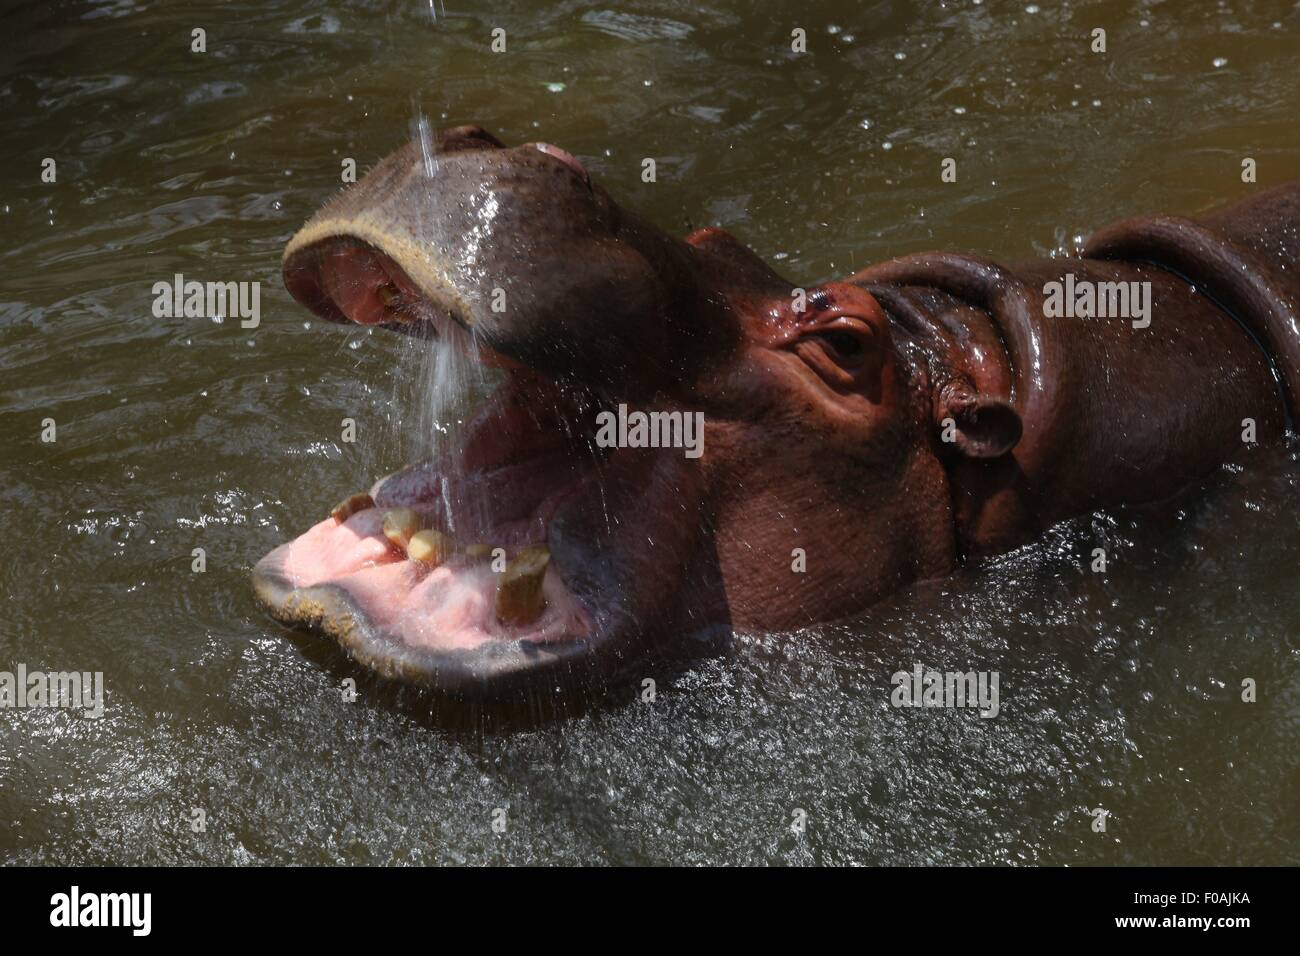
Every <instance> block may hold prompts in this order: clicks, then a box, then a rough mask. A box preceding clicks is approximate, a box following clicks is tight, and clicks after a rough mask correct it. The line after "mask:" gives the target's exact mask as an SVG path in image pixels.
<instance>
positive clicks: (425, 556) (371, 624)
mask: <svg viewBox="0 0 1300 956" xmlns="http://www.w3.org/2000/svg"><path fill="white" fill-rule="evenodd" d="M1298 260H1300V183H1292V184H1290V185H1286V186H1282V187H1280V188H1276V189H1272V190H1270V191H1260V192H1253V193H1251V194H1249V195H1248V197H1247V198H1245V199H1243V200H1241V201H1238V202H1236V203H1235V204H1232V205H1228V206H1226V207H1224V208H1220V209H1218V210H1217V211H1213V212H1210V213H1208V214H1205V215H1202V216H1199V217H1198V218H1196V219H1190V218H1181V217H1177V216H1154V217H1152V216H1148V217H1141V218H1133V219H1128V220H1125V221H1122V222H1119V223H1117V224H1115V225H1111V226H1109V227H1106V228H1104V229H1102V230H1101V231H1099V232H1097V233H1095V234H1094V235H1092V236H1091V238H1090V239H1088V240H1087V242H1086V244H1085V245H1084V247H1083V249H1082V255H1080V256H1078V257H1055V258H1041V259H1035V260H1030V261H1025V262H1019V263H1015V264H1000V263H998V262H995V261H992V260H989V259H986V258H982V257H979V256H974V255H965V254H956V253H947V252H940V253H925V254H919V255H910V256H906V257H903V258H899V259H894V260H892V261H887V262H883V263H881V264H878V265H874V266H871V267H869V268H866V269H863V270H861V271H859V272H857V273H855V274H853V275H850V276H848V277H846V278H842V279H839V280H836V281H831V282H827V283H824V284H821V285H816V286H810V287H806V288H805V287H799V286H796V285H795V284H794V283H793V282H791V281H790V280H788V279H785V278H782V277H781V276H780V275H779V274H778V273H777V272H775V271H774V270H773V269H772V268H771V267H770V266H769V265H768V264H767V263H765V262H764V261H763V260H762V259H761V258H760V257H759V256H758V255H757V254H755V253H754V252H753V251H751V250H750V249H749V248H748V247H746V246H745V245H744V244H743V243H742V242H741V241H739V240H738V239H736V238H735V237H733V236H732V235H730V234H729V233H728V232H726V231H724V230H722V229H719V228H706V229H699V230H696V231H694V232H691V233H690V234H689V235H687V236H685V237H684V238H676V237H674V236H671V235H669V234H668V233H666V232H664V231H663V230H661V229H659V228H657V227H656V226H654V225H653V224H651V223H650V222H649V221H647V220H646V219H645V218H642V217H641V216H640V215H637V214H635V213H633V212H631V211H629V210H627V209H625V208H623V207H621V206H619V205H618V204H617V203H615V202H614V200H613V199H612V198H610V196H609V194H608V193H607V192H606V191H605V190H604V189H602V188H601V186H600V185H599V184H597V183H596V182H594V181H593V180H592V177H591V175H590V174H589V172H588V171H587V169H586V168H585V167H584V166H583V165H582V163H581V162H580V161H579V160H578V159H576V158H575V157H574V156H572V155H570V154H569V153H567V152H566V151H564V150H563V149H560V148H558V147H556V146H552V145H550V144H547V143H528V144H524V145H520V146H515V147H513V148H511V147H507V146H506V145H505V144H503V143H502V142H501V141H500V140H498V139H497V138H496V137H494V136H492V135H491V134H489V133H488V132H486V131H485V130H484V129H482V128H480V127H477V126H467V127H458V128H455V129H449V130H446V131H444V132H442V133H441V134H440V135H439V136H438V137H437V138H436V141H435V142H434V143H433V144H432V149H430V148H429V147H428V145H426V146H424V147H423V148H422V147H421V145H420V144H419V143H411V144H408V145H407V146H405V147H404V148H401V149H398V150H397V151H396V152H394V153H392V154H391V155H389V156H388V157H387V158H385V159H383V160H382V161H381V162H380V163H379V164H378V165H377V166H376V167H375V168H374V169H373V170H372V171H370V172H369V173H368V174H367V175H366V176H364V177H363V178H362V179H361V180H360V181H359V182H357V183H356V184H355V185H352V186H350V187H349V188H347V189H346V190H345V191H343V192H342V193H341V194H339V195H338V196H336V197H335V198H333V199H331V200H330V201H329V202H327V203H326V204H325V205H324V207H323V208H322V209H321V210H320V211H319V212H318V213H317V214H316V215H315V216H314V217H313V218H312V219H310V220H309V221H308V222H307V224H306V225H305V226H304V227H303V228H302V229H301V231H299V232H298V233H297V234H296V235H295V236H294V237H293V238H292V239H291V240H290V242H289V244H288V246H287V248H286V249H285V252H284V259H283V274H284V282H285V285H286V286H287V288H288V290H289V292H290V293H291V294H292V295H293V297H294V298H295V299H296V300H297V301H298V302H300V303H301V304H302V305H304V306H305V307H306V308H308V309H310V310H311V312H313V313H315V315H317V316H319V317H321V318H323V319H327V320H330V321H333V322H343V323H347V322H351V323H359V324H361V325H365V326H380V327H382V328H385V329H391V330H393V331H394V332H397V333H401V334H406V335H413V336H418V337H422V338H425V339H429V340H436V342H437V345H436V346H435V345H433V344H432V342H431V344H430V347H431V348H432V347H439V348H454V349H456V350H458V351H459V352H461V353H463V354H464V355H466V356H469V357H470V359H471V360H473V361H475V362H478V363H480V364H482V365H483V366H484V367H490V368H493V369H496V370H497V374H498V375H500V377H501V378H502V384H501V385H500V387H499V388H498V389H497V391H496V392H494V393H493V394H492V395H491V396H490V397H489V398H488V399H487V400H486V402H485V403H484V404H483V405H482V407H481V410H479V411H478V412H477V413H476V414H475V415H474V416H473V417H472V418H471V419H470V420H468V421H467V422H465V424H464V426H463V428H462V429H461V430H460V432H459V433H458V435H457V436H456V439H455V441H454V442H452V443H450V444H449V445H448V447H446V448H445V449H444V450H442V451H440V452H439V453H438V454H437V455H436V456H435V457H433V458H431V459H429V460H426V461H421V462H417V463H414V464H411V465H409V466H407V467H405V468H403V469H401V470H399V471H397V472H396V473H394V474H391V475H389V476H388V477H386V478H382V479H380V480H378V481H377V482H376V483H375V484H374V486H373V487H371V488H370V489H369V490H368V491H366V492H357V493H356V494H354V495H352V496H351V497H350V498H347V499H346V500H345V501H344V502H343V503H342V504H341V505H339V506H338V507H337V508H335V509H334V510H333V511H332V512H330V513H329V515H328V516H326V517H324V518H323V520H321V521H320V522H319V523H318V524H316V525H315V526H314V527H311V528H310V529H309V530H307V531H306V533H304V534H303V535H302V536H301V537H298V538H297V539H295V540H293V541H291V542H289V543H287V544H284V545H282V546H280V547H278V548H276V549H275V550H274V551H272V552H271V553H270V554H268V555H267V556H266V557H265V558H263V559H262V560H261V561H260V562H259V563H258V564H257V566H256V568H255V570H254V572H253V580H254V584H255V591H256V594H257V596H258V598H259V599H260V601H261V602H262V603H263V604H264V605H265V606H266V607H267V608H268V609H269V611H270V613H271V614H272V615H273V616H274V617H275V618H276V619H278V620H280V621H282V622H285V623H288V624H293V625H303V626H307V627H309V628H315V629H317V630H318V631H321V632H323V633H324V634H326V635H328V636H330V637H332V638H334V639H336V640H337V641H338V642H340V643H341V645H342V646H343V647H344V648H345V649H346V651H347V652H348V653H349V654H350V655H351V656H352V657H353V658H354V659H355V660H356V661H358V662H360V664H362V665H364V666H365V667H368V668H371V669H373V670H374V671H376V672H378V674H380V675H382V676H383V677H385V678H391V679H396V680H399V681H405V682H412V683H416V684H421V685H425V686H427V687H432V688H435V689H437V690H439V691H442V692H445V693H447V694H452V695H475V694H489V695H490V694H492V693H494V692H500V691H513V690H514V689H517V688H520V687H529V688H531V690H532V691H533V692H536V691H538V690H539V689H540V690H541V691H543V692H550V691H551V690H553V689H556V688H558V687H559V686H560V685H562V684H565V683H566V682H570V683H572V682H574V681H576V682H579V683H581V682H583V681H587V682H590V681H592V680H593V679H596V680H600V681H602V682H608V681H609V680H612V679H614V678H615V677H616V676H617V675H623V676H624V677H628V676H631V675H634V674H637V673H638V671H637V667H638V665H641V666H644V662H645V661H646V660H647V658H648V657H650V655H651V654H652V653H657V649H662V648H665V647H669V646H677V647H686V648H691V647H709V648H713V647H716V646H717V643H718V641H719V640H723V641H725V636H726V635H728V634H731V633H733V631H734V629H737V628H743V629H753V630H760V631H774V630H783V629H789V628H794V627H799V626H803V625H808V624H811V623H815V622H824V621H829V620H833V619H842V618H847V617H851V616H853V615H855V614H860V613H861V612H863V611H864V610H865V609H867V608H869V607H870V606H871V605H872V604H873V603H875V602H878V601H880V600H881V599H882V598H884V597H885V596H886V595H889V594H891V593H892V592H895V591H897V590H899V589H901V588H904V587H906V586H908V585H909V584H911V583H912V582H917V581H920V580H923V579H933V578H938V577H941V576H945V575H950V574H951V573H953V572H954V571H955V569H957V568H959V567H960V566H962V565H964V564H966V563H968V562H973V561H978V560H980V559H984V558H988V557H989V556H993V555H997V554H1000V553H1003V552H1006V551H1007V550H1009V549H1012V548H1015V547H1017V546H1019V545H1021V544H1023V543H1026V542H1028V541H1030V540H1031V539H1032V538H1034V537H1035V536H1036V535H1038V534H1039V533H1040V532H1042V531H1043V530H1044V529H1046V528H1048V527H1049V526H1051V525H1053V524H1056V523H1058V522H1061V521H1063V520H1065V519H1068V518H1070V517H1071V516H1075V515H1079V514H1083V513H1090V512H1093V511H1096V510H1098V509H1107V508H1113V507H1116V506H1121V505H1141V504H1144V503H1151V502H1156V501H1158V500H1160V499H1164V498H1168V497H1170V496H1172V495H1174V494H1175V493H1177V492H1179V491H1180V490H1181V489H1184V488H1187V487H1189V486H1192V485H1194V484H1195V483H1197V482H1198V480H1201V479H1203V478H1204V477H1205V476H1207V475H1208V474H1209V473H1210V472H1212V471H1214V470H1215V469H1216V468H1218V467H1220V466H1221V465H1222V464H1223V463H1225V462H1228V461H1230V460H1232V459H1236V458H1240V457H1241V456H1243V455H1249V454H1250V450H1251V447H1252V445H1253V444H1255V443H1262V442H1269V441H1277V440H1281V439H1282V438H1283V437H1284V435H1285V434H1286V432H1287V430H1288V429H1289V428H1290V427H1291V422H1292V420H1293V419H1292V416H1293V415H1294V413H1295V408H1296V401H1297V396H1300V321H1298V320H1297V303H1300V261H1298ZM1079 290H1092V292H1091V293H1089V295H1086V296H1085V295H1083V294H1082V293H1081V292H1080V291H1079ZM1117 290H1118V291H1119V292H1123V291H1124V290H1133V293H1134V300H1133V302H1132V303H1130V304H1129V307H1128V309H1127V312H1128V313H1129V314H1121V313H1124V312H1125V311H1126V310H1125V309H1123V308H1114V306H1115V305H1116V303H1117V302H1118V304H1119V305H1121V306H1122V305H1123V302H1122V301H1121V299H1122V297H1120V296H1118V295H1117ZM1063 299H1064V300H1065V301H1064V302H1063V301H1062V300H1063ZM1139 300H1140V301H1141V302H1143V303H1145V305H1141V306H1139V305H1138V304H1137V303H1139ZM1106 302H1109V303H1110V306H1111V307H1110V308H1107V307H1104V305H1105V303H1106ZM1090 303H1091V304H1090ZM1099 303H1101V304H1102V306H1103V307H1099V305H1098V304H1099ZM1063 306H1064V308H1063ZM1071 306H1077V308H1074V309H1072V308H1070V307H1071ZM1135 312H1140V313H1141V315H1137V316H1135V315H1134V314H1133V313H1135ZM615 409H617V410H618V414H619V415H620V416H621V417H620V419H619V421H620V422H621V423H626V422H627V421H630V420H631V416H632V415H633V414H634V413H636V412H641V413H645V415H646V416H648V417H649V420H651V421H652V422H658V423H659V424H660V425H664V426H666V424H667V423H673V424H674V426H676V425H677V424H679V423H680V422H681V421H683V420H685V421H688V422H691V421H695V422H699V423H700V428H701V432H700V435H699V436H698V437H699V442H698V447H697V448H696V454H690V453H689V450H684V449H683V448H682V447H674V442H673V441H672V440H671V439H673V438H674V436H678V431H677V430H676V429H675V427H674V428H673V429H669V428H667V427H664V428H662V429H661V430H660V434H661V437H664V439H665V440H664V441H663V442H653V441H640V442H637V441H634V440H633V439H632V437H631V432H630V431H629V432H628V434H627V435H624V434H623V431H622V429H623V425H622V424H620V426H619V429H620V432H619V434H620V436H622V437H623V438H624V441H623V443H622V444H621V445H619V444H617V443H615V445H614V447H610V442H608V441H605V442H601V441H597V438H598V434H597V433H598V430H599V427H600V424H599V423H600V422H601V421H602V420H603V421H604V422H606V423H608V422H609V421H610V418H609V417H608V416H609V415H612V414H613V410H615ZM674 413H676V417H673V416H674ZM602 414H603V415H605V416H606V417H605V418H604V419H602ZM652 428H653V426H652ZM642 437H643V438H644V434H643V435H642ZM678 437H679V436H678ZM678 444H680V442H678ZM394 464H400V463H394ZM346 490H348V489H334V491H335V492H336V493H337V492H343V491H346ZM352 490H355V489H352ZM331 497H333V496H332V495H331ZM323 512H324V509H322V513H323Z"/></svg>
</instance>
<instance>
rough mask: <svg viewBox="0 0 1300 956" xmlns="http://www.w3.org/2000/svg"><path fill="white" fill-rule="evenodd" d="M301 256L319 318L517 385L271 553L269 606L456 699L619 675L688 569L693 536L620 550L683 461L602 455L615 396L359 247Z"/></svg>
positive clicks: (666, 455) (304, 283)
mask: <svg viewBox="0 0 1300 956" xmlns="http://www.w3.org/2000/svg"><path fill="white" fill-rule="evenodd" d="M291 252H292V253H293V254H292V255H291V256H290V257H288V258H287V260H286V266H285V277H286V283H287V284H288V286H289V288H290V290H291V291H292V292H293V293H294V295H295V297H297V298H298V299H299V300H300V301H303V302H305V303H308V304H309V305H310V306H311V307H312V309H313V311H315V312H316V313H317V314H319V315H322V316H324V317H326V318H330V319H333V320H335V321H343V322H356V323H359V324H363V325H384V326H391V327H394V328H397V329H400V330H402V331H407V332H410V333H413V334H417V335H419V336H421V337H424V338H432V339H435V340H437V341H438V345H437V346H431V347H438V348H453V349H457V350H459V351H460V352H462V353H464V354H465V355H467V356H469V357H470V358H471V359H473V360H475V361H477V362H478V363H479V364H481V365H484V366H489V367H494V368H498V369H504V371H505V381H504V383H503V384H502V385H501V386H500V387H499V388H498V389H497V390H496V392H495V393H494V394H493V395H492V396H491V397H490V398H489V399H488V400H487V402H486V403H485V404H484V405H483V406H482V407H481V408H480V409H479V411H478V412H477V413H476V414H475V415H474V416H473V417H472V418H471V419H470V420H469V421H468V422H466V423H465V424H464V425H463V426H462V427H461V428H460V429H459V430H458V432H457V434H456V435H455V436H453V438H452V441H451V443H450V446H449V447H448V448H447V449H446V450H444V451H443V452H442V453H440V454H439V455H438V456H437V457H436V458H434V459H432V460H429V461H425V462H421V463H419V464H415V465H411V466H409V467H407V468H405V469H402V470H401V471H398V472H396V473H394V474H392V475H389V476H388V477H386V478H383V479H381V480H379V481H378V482H376V483H375V484H374V486H373V487H372V488H371V489H370V490H369V492H359V493H357V494H355V495H353V496H351V497H350V498H347V499H345V500H344V501H343V502H341V503H340V504H339V505H338V506H337V507H336V508H335V509H334V510H333V511H332V512H331V513H330V515H329V517H326V518H325V520H323V521H321V522H319V523H318V524H316V525H315V526H314V527H312V528H311V529H310V530H308V531H307V532H306V533H305V534H303V535H301V536H300V537H298V538H296V539H294V540H293V541H291V542H289V543H287V544H284V545H282V546H280V547H279V548H277V549H275V550H274V551H272V552H271V553H270V554H268V555H267V556H266V557H265V558H263V559H262V561H261V562H259V563H258V565H257V567H256V568H255V570H254V584H255V589H256V593H257V595H258V597H259V598H260V600H261V601H262V602H263V603H264V604H265V605H266V606H267V607H268V608H269V609H270V610H271V612H272V614H273V615H274V616H275V617H276V618H278V619H279V620H281V621H283V622H285V623H289V624H303V625H307V626H309V627H313V628H316V629H318V630H321V631H323V632H325V633H326V634H327V635H329V636H332V637H334V638H335V639H337V640H338V641H339V642H340V643H341V644H342V645H343V646H344V648H345V649H346V650H347V651H348V652H349V653H350V654H351V655H352V656H353V657H354V658H355V659H356V660H358V661H359V662H360V663H362V664H364V665H366V666H368V667H370V668H372V669H373V670H375V671H376V672H378V673H380V674H382V675H384V676H386V677H392V678H398V679H401V680H405V681H410V682H414V683H420V684H424V685H427V686H433V687H436V688H437V689H439V690H442V691H448V692H454V693H457V694H463V693H469V694H480V693H483V692H485V691H486V690H487V689H488V688H491V689H492V691H493V692H494V693H495V692H499V691H500V690H501V689H502V688H504V687H510V686H513V685H514V684H515V683H516V681H514V680H512V678H523V677H526V678H527V679H528V680H529V681H535V680H536V679H537V678H538V677H539V676H540V675H542V674H547V675H549V676H551V677H556V676H561V675H557V671H567V672H569V673H568V674H567V675H563V676H568V677H573V676H576V675H575V673H574V672H576V671H581V674H582V676H583V677H584V678H589V677H590V674H591V673H592V670H593V666H594V665H601V667H602V668H603V669H604V670H609V669H610V668H609V665H610V663H611V660H614V659H617V658H618V657H619V656H620V654H621V650H622V649H623V648H625V647H626V646H627V644H628V643H629V642H630V641H632V640H634V639H636V636H637V634H636V632H639V631H640V630H641V625H643V624H645V623H646V621H648V620H649V621H653V620H654V619H655V617H656V616H657V610H658V609H659V608H657V607H655V606H654V604H655V603H657V604H659V605H660V606H662V604H663V602H662V601H658V602H654V603H652V604H651V605H650V606H647V605H646V603H645V600H644V598H643V597H642V595H643V594H644V593H645V592H646V589H647V585H652V591H651V593H654V592H655V591H656V590H657V589H655V588H653V583H654V582H659V581H663V582H664V583H663V586H664V587H670V588H674V587H677V586H679V585H680V581H679V580H677V581H664V579H665V578H666V577H667V578H670V579H675V578H677V577H678V575H680V574H682V573H683V572H684V571H685V566H686V565H687V564H688V563H689V555H688V553H687V552H688V550H689V548H690V541H689V539H688V538H687V537H685V536H683V535H668V536H666V537H663V536H659V535H656V536H655V537H654V539H653V540H650V542H649V545H648V546H646V545H645V544H644V543H643V544H641V545H640V546H638V547H635V548H632V549H628V548H625V547H623V545H622V543H621V542H623V541H625V540H627V538H626V536H627V535H628V534H629V532H631V533H633V534H635V533H636V529H637V526H638V524H640V523H641V522H642V521H643V520H644V518H645V515H644V514H638V513H637V511H638V509H641V508H643V507H645V506H646V505H648V504H652V503H653V502H654V501H655V500H656V499H659V500H661V501H667V500H668V499H670V498H677V496H678V495H679V493H681V492H682V491H684V490H686V489H688V488H689V487H690V479H689V477H687V476H684V475H683V474H682V469H683V466H684V463H685V462H684V459H683V457H682V455H681V453H680V452H673V451H671V450H667V449H612V448H601V447H598V446H597V444H596V442H595V435H596V431H597V428H596V422H597V413H598V411H599V410H600V408H601V407H607V406H608V404H609V399H598V398H597V390H596V389H595V388H593V387H592V385H591V384H589V383H583V382H580V381H567V380H561V379H558V378H554V377H551V376H549V375H547V374H544V373H542V372H540V371H537V370H536V369H534V368H532V367H530V366H529V365H527V364H525V363H523V362H520V361H518V360H516V359H514V358H510V357H507V356H506V355H505V354H503V353H502V352H499V351H498V350H496V349H494V348H493V347H492V346H491V345H490V344H488V343H487V342H486V341H485V340H484V338H483V337H482V336H481V335H479V334H476V333H475V332H473V331H471V326H470V323H469V322H467V321H465V319H464V318H463V317H462V314H461V312H460V306H459V304H458V303H457V301H456V300H455V297H454V296H452V295H443V294H441V290H439V289H434V290H430V289H429V288H428V286H427V285H424V286H422V285H419V284H417V283H416V282H415V281H413V280H412V279H411V278H410V277H409V276H408V275H407V273H406V271H405V270H404V269H403V268H402V267H401V266H400V265H398V264H397V263H396V262H395V261H394V260H393V259H392V258H391V257H390V256H388V255H387V254H385V253H384V252H383V251H381V250H379V249H376V248H374V247H373V246H370V245H369V244H367V243H364V242H361V241H359V240H358V239H357V238H356V237H354V236H334V237H328V238H325V239H322V240H319V241H316V242H313V243H311V244H309V245H307V246H305V247H303V248H301V249H300V250H299V251H296V252H294V251H293V247H291ZM679 507H680V506H679ZM322 510H324V509H322ZM633 585H635V587H634V586H633ZM658 593H659V594H662V593H663V592H662V591H659V592H658ZM668 593H672V592H671V590H670V591H669V592H668ZM636 657H637V659H640V658H642V657H644V653H643V652H642V653H639V654H637V655H636Z"/></svg>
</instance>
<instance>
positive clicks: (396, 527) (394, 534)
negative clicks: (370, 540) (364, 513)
mask: <svg viewBox="0 0 1300 956" xmlns="http://www.w3.org/2000/svg"><path fill="white" fill-rule="evenodd" d="M419 530H420V516H419V515H417V514H416V513H415V512H414V511H412V510H411V509H410V508H394V509H392V510H391V511H385V512H384V537H385V538H387V539H388V540H389V541H391V542H392V543H393V544H394V545H396V546H397V547H399V548H403V549H405V548H406V545H407V544H408V543H409V542H410V540H411V536H412V535H413V534H415V532H417V531H419Z"/></svg>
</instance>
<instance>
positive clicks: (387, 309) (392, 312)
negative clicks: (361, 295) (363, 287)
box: [375, 282, 415, 322]
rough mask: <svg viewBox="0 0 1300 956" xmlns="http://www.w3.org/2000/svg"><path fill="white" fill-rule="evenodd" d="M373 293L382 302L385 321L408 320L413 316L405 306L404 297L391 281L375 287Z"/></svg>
mask: <svg viewBox="0 0 1300 956" xmlns="http://www.w3.org/2000/svg"><path fill="white" fill-rule="evenodd" d="M375 295H377V296H379V301H380V302H382V303H383V304H384V321H385V322H410V321H412V320H413V319H414V318H415V316H414V315H412V314H411V312H410V310H409V309H408V308H407V304H406V297H405V296H403V295H402V292H401V290H400V289H398V288H397V286H395V285H393V284H392V283H391V282H390V283H386V284H384V285H381V286H380V287H379V288H378V289H376V290H375Z"/></svg>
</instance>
